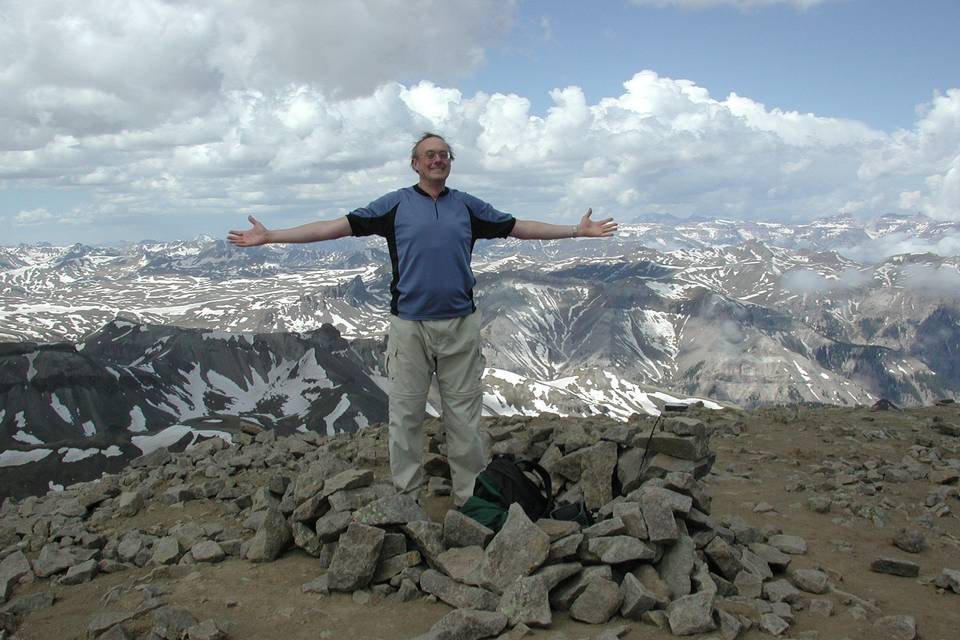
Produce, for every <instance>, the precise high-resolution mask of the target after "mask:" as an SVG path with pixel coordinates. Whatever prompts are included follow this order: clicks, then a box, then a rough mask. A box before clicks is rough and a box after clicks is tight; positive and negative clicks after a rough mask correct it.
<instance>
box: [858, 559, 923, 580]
mask: <svg viewBox="0 0 960 640" xmlns="http://www.w3.org/2000/svg"><path fill="white" fill-rule="evenodd" d="M870 570H871V571H875V572H876V573H888V574H890V575H894V576H902V577H904V578H916V577H917V576H918V575H920V565H918V564H917V563H916V562H910V561H909V560H898V559H896V558H877V559H876V560H874V561H873V562H872V563H870Z"/></svg>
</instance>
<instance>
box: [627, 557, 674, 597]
mask: <svg viewBox="0 0 960 640" xmlns="http://www.w3.org/2000/svg"><path fill="white" fill-rule="evenodd" d="M631 573H632V574H633V575H634V576H635V577H636V578H637V579H638V580H639V581H640V583H641V584H642V585H643V586H644V588H645V589H646V590H647V591H649V592H650V593H652V594H653V595H654V596H655V597H656V598H657V606H659V607H665V606H667V604H669V603H670V599H671V597H672V595H673V594H672V592H671V590H670V585H669V584H667V583H666V582H665V581H664V580H663V578H661V577H660V574H659V573H657V569H656V568H655V567H654V566H653V565H649V564H641V565H640V566H639V567H637V568H636V569H634V570H633V571H632V572H631Z"/></svg>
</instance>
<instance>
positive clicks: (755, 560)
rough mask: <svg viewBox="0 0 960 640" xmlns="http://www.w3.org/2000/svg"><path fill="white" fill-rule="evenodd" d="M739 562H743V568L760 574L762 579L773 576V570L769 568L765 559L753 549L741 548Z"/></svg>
mask: <svg viewBox="0 0 960 640" xmlns="http://www.w3.org/2000/svg"><path fill="white" fill-rule="evenodd" d="M740 562H741V563H742V564H743V568H744V570H746V571H749V572H750V573H752V574H754V575H757V576H760V577H761V578H763V579H764V580H767V579H769V578H772V577H773V571H772V570H771V569H770V565H769V564H767V561H766V560H764V559H763V558H761V557H760V556H758V555H757V554H755V553H754V552H753V551H750V549H742V550H741V551H740Z"/></svg>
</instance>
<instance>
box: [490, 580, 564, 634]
mask: <svg viewBox="0 0 960 640" xmlns="http://www.w3.org/2000/svg"><path fill="white" fill-rule="evenodd" d="M497 611H499V612H500V613H503V614H504V615H506V616H507V619H508V620H509V624H510V625H511V626H515V625H517V624H526V625H535V626H543V627H545V626H548V625H549V624H550V623H551V622H552V619H553V618H552V615H551V613H550V600H549V597H548V589H547V583H546V581H545V580H544V579H543V578H542V577H540V576H530V577H520V578H517V579H516V581H514V583H513V584H511V585H510V586H509V587H507V589H506V590H505V591H504V592H503V596H502V597H501V598H500V603H499V604H498V606H497Z"/></svg>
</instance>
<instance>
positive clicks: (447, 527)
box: [423, 509, 494, 548]
mask: <svg viewBox="0 0 960 640" xmlns="http://www.w3.org/2000/svg"><path fill="white" fill-rule="evenodd" d="M423 519H424V520H426V518H423ZM493 534H494V532H493V529H490V528H488V527H485V526H483V525H482V524H480V523H479V522H477V521H476V520H474V519H473V518H471V517H470V516H467V515H464V514H462V513H460V512H459V511H457V510H456V509H449V510H447V515H446V516H444V518H443V542H444V545H446V546H447V547H448V548H453V547H474V546H478V547H486V546H487V543H488V542H490V540H491V539H493Z"/></svg>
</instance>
